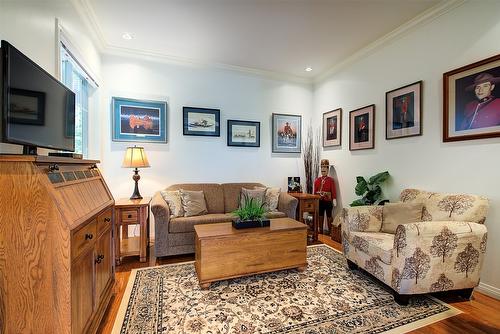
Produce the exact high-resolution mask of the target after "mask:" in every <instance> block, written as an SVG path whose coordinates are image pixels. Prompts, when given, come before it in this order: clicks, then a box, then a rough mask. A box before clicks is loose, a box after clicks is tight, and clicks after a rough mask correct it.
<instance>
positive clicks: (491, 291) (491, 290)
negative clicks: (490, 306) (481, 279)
mask: <svg viewBox="0 0 500 334" xmlns="http://www.w3.org/2000/svg"><path fill="white" fill-rule="evenodd" d="M476 290H477V291H479V292H481V293H483V294H485V295H487V296H490V297H492V298H495V299H499V300H500V289H499V288H496V287H494V286H491V285H488V284H484V283H479V285H478V287H477V288H476Z"/></svg>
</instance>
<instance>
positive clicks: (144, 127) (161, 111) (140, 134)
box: [111, 97, 167, 143]
mask: <svg viewBox="0 0 500 334" xmlns="http://www.w3.org/2000/svg"><path fill="white" fill-rule="evenodd" d="M111 104H112V108H113V141H132V142H157V143H166V142H167V102H164V101H150V100H136V99H130V98H123V97H113V98H112V102H111Z"/></svg>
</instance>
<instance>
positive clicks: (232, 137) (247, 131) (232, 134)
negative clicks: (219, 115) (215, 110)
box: [227, 119, 260, 147]
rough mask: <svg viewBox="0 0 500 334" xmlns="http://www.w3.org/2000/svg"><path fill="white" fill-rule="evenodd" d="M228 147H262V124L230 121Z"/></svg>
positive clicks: (228, 122)
mask: <svg viewBox="0 0 500 334" xmlns="http://www.w3.org/2000/svg"><path fill="white" fill-rule="evenodd" d="M237 127H239V128H237ZM252 138H254V140H252ZM227 146H239V147H260V122H256V121H241V120H234V119H228V120H227Z"/></svg>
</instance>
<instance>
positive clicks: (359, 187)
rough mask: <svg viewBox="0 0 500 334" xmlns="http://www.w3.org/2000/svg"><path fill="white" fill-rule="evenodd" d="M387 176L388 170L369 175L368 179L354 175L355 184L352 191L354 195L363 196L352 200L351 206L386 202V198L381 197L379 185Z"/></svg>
mask: <svg viewBox="0 0 500 334" xmlns="http://www.w3.org/2000/svg"><path fill="white" fill-rule="evenodd" d="M389 176H390V175H389V172H382V173H378V174H376V175H374V176H372V177H370V178H369V179H368V181H366V179H365V178H364V177H362V176H358V177H356V181H357V184H356V188H355V189H354V191H355V192H356V195H358V196H363V197H362V198H359V199H357V200H355V201H354V202H352V203H351V206H361V205H374V204H384V203H385V202H388V200H386V199H382V188H381V187H380V185H381V184H382V183H384V182H385V181H387V179H388V178H389Z"/></svg>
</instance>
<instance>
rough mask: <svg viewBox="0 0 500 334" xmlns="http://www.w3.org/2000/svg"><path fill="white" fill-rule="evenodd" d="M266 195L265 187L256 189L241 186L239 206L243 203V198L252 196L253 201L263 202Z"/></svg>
mask: <svg viewBox="0 0 500 334" xmlns="http://www.w3.org/2000/svg"><path fill="white" fill-rule="evenodd" d="M265 196H266V188H257V189H247V188H241V198H240V207H242V206H243V204H244V203H245V198H247V197H248V199H251V198H253V199H254V201H259V203H261V204H262V203H264V202H265Z"/></svg>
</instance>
